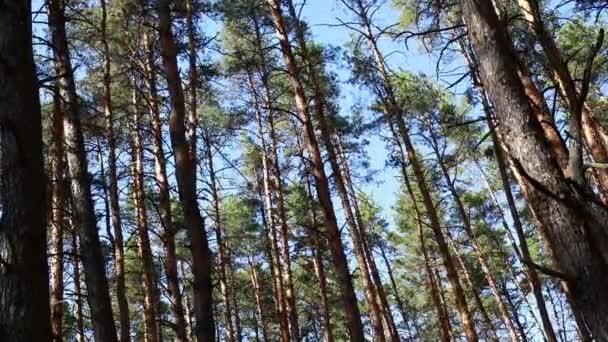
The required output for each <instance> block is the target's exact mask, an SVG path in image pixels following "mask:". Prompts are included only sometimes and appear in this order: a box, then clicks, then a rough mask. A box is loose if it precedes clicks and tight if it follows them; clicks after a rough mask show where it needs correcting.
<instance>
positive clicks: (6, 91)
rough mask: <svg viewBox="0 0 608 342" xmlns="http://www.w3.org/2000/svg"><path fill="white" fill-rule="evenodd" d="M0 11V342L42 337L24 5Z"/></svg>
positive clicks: (39, 178) (40, 209) (42, 266)
mask: <svg viewBox="0 0 608 342" xmlns="http://www.w3.org/2000/svg"><path fill="white" fill-rule="evenodd" d="M0 8H1V10H0V61H1V62H0V139H1V144H0V149H1V152H0V155H1V156H2V158H1V159H2V160H1V167H2V171H1V172H0V178H1V185H0V189H1V191H2V195H1V196H0V197H1V201H2V206H1V211H2V215H1V216H2V218H1V221H0V340H3V341H9V342H13V341H15V342H17V341H50V340H51V339H52V336H51V322H50V310H49V288H48V281H49V273H48V269H47V260H46V257H47V255H46V210H45V208H46V198H45V189H46V186H47V185H46V179H45V175H44V166H43V158H42V124H41V115H40V102H39V99H38V84H37V83H38V80H37V79H36V67H35V65H34V58H33V51H32V27H31V2H30V1H0ZM57 276H59V277H61V276H62V275H57ZM32 324H35V328H34V327H33V326H32Z"/></svg>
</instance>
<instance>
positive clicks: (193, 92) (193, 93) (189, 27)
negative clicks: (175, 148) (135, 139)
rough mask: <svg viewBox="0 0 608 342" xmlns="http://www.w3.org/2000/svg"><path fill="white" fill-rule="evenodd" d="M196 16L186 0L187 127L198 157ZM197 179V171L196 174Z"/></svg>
mask: <svg viewBox="0 0 608 342" xmlns="http://www.w3.org/2000/svg"><path fill="white" fill-rule="evenodd" d="M195 16H196V12H195V8H194V1H193V0H186V32H187V35H188V73H189V75H190V84H189V85H188V109H187V111H188V119H187V120H188V125H187V127H186V129H187V131H186V136H187V140H188V145H189V149H190V153H191V154H192V155H193V156H194V157H193V159H196V149H197V140H198V137H197V135H196V131H197V127H198V113H197V112H196V110H197V106H198V103H197V101H198V100H197V91H198V87H199V81H198V69H197V58H196V54H197V40H196V25H195V22H194V19H195ZM194 177H195V181H196V173H195V175H194Z"/></svg>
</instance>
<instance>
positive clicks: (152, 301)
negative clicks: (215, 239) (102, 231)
mask: <svg viewBox="0 0 608 342" xmlns="http://www.w3.org/2000/svg"><path fill="white" fill-rule="evenodd" d="M136 87H137V85H136V83H135V82H133V90H132V92H133V95H132V105H133V106H132V107H133V126H134V132H133V137H132V142H131V143H132V150H133V158H132V159H133V163H134V165H133V170H132V174H133V179H134V182H133V184H134V188H135V189H134V195H133V197H134V201H133V202H134V205H135V209H136V212H137V237H138V241H137V242H138V247H139V257H140V258H141V260H142V266H143V276H144V279H143V280H144V281H143V283H144V286H143V287H144V328H145V329H144V330H145V338H146V342H156V341H158V324H157V321H156V318H157V316H156V312H157V308H156V277H155V275H154V260H153V258H154V257H153V255H152V248H151V246H150V236H149V234H148V213H147V208H146V197H145V183H144V149H143V141H142V136H141V114H140V112H139V98H138V95H137V89H136Z"/></svg>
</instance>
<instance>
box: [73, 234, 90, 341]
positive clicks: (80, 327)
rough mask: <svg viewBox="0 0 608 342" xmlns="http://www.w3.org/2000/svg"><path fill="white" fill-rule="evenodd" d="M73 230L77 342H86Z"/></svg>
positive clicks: (76, 245) (75, 240)
mask: <svg viewBox="0 0 608 342" xmlns="http://www.w3.org/2000/svg"><path fill="white" fill-rule="evenodd" d="M71 229H72V234H71V235H72V267H73V275H72V276H73V278H74V295H75V296H76V301H75V302H76V303H75V305H74V306H75V307H76V309H75V310H76V313H75V316H76V341H77V342H85V341H86V339H85V337H84V318H83V317H84V316H83V313H82V290H81V289H80V258H79V257H78V240H77V239H78V238H77V236H76V234H75V233H74V232H73V231H74V225H71Z"/></svg>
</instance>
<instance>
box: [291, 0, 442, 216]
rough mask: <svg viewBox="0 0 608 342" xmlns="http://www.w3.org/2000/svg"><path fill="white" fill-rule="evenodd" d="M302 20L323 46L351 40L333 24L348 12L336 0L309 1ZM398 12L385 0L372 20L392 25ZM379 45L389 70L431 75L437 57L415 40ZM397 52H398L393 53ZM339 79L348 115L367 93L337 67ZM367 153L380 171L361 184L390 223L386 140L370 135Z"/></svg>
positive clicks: (392, 186)
mask: <svg viewBox="0 0 608 342" xmlns="http://www.w3.org/2000/svg"><path fill="white" fill-rule="evenodd" d="M302 16H303V19H304V20H305V21H306V22H307V23H308V25H309V26H310V29H311V31H312V34H313V38H314V39H315V40H316V41H319V42H321V43H323V44H324V45H332V46H344V44H345V43H347V42H348V41H349V40H350V37H351V31H350V30H349V29H347V28H345V27H332V26H330V25H336V24H338V23H339V21H338V20H337V18H340V19H342V20H344V21H348V19H349V18H350V13H348V12H346V10H345V8H344V7H343V6H342V5H341V4H340V3H339V1H338V0H308V1H307V2H306V5H305V7H304V9H303V11H302ZM398 17H399V11H398V10H397V9H395V8H393V7H392V6H391V5H390V1H387V3H386V4H385V6H384V7H383V8H382V9H381V10H380V11H379V12H378V13H377V15H376V16H375V18H374V23H375V24H376V25H378V26H379V27H384V26H388V25H392V24H394V23H395V22H397V20H398ZM381 48H382V50H383V52H384V54H385V55H387V56H388V58H387V62H388V65H389V67H390V68H391V69H393V70H395V69H406V70H409V71H412V72H422V73H425V74H427V75H433V74H434V72H435V63H436V59H435V58H433V57H432V56H430V55H428V54H426V53H425V52H421V51H420V49H419V48H418V45H417V43H414V42H412V43H410V45H409V51H408V50H406V49H405V46H404V44H403V43H397V42H393V41H392V40H391V39H390V38H384V39H383V40H382V41H381ZM395 51H398V52H399V53H393V52H395ZM337 72H338V75H339V76H340V78H341V81H342V84H341V91H342V96H341V99H340V106H341V114H342V115H349V110H350V108H351V106H352V105H353V104H354V103H355V102H356V101H365V97H366V95H368V94H367V93H366V92H365V91H362V89H360V88H358V87H355V86H352V85H350V84H347V83H346V81H347V80H348V78H349V76H350V74H349V72H348V70H344V69H342V70H337ZM368 138H369V139H370V145H369V147H368V150H367V152H368V155H369V158H370V164H371V165H370V166H371V168H372V169H374V170H380V171H381V172H378V173H377V175H376V176H375V177H374V179H373V181H372V182H370V183H367V184H363V189H364V190H365V191H366V192H367V193H368V194H369V195H371V197H372V198H373V199H374V200H375V201H376V202H377V203H378V204H380V205H381V206H382V208H383V209H384V212H383V216H384V218H386V219H387V220H388V221H389V222H392V221H393V220H392V219H393V215H394V212H393V210H392V206H393V205H394V204H395V202H396V199H397V195H398V194H399V193H400V192H401V188H400V184H399V180H398V178H397V176H398V170H396V169H393V168H387V167H386V166H385V162H386V159H387V154H388V153H387V149H386V146H385V143H384V142H383V141H382V139H381V138H380V137H378V136H370V137H368Z"/></svg>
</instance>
